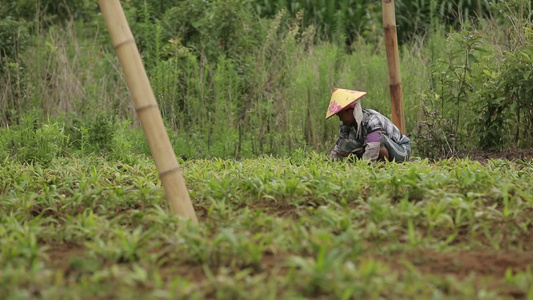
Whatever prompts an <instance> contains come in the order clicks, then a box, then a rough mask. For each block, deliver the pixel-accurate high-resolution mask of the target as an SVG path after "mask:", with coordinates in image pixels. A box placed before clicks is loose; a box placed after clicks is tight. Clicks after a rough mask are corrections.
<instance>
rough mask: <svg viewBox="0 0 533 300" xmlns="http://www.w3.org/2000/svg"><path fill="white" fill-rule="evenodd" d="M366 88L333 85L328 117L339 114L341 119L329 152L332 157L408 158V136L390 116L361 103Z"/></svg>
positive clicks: (367, 158)
mask: <svg viewBox="0 0 533 300" xmlns="http://www.w3.org/2000/svg"><path fill="white" fill-rule="evenodd" d="M366 94H367V93H366V92H359V91H352V90H346V89H334V90H333V94H332V95H331V100H330V102H329V107H328V111H327V113H326V120H327V119H329V118H331V117H332V116H333V115H337V116H338V117H339V120H340V121H341V122H342V124H341V125H340V130H339V139H338V140H337V144H336V145H335V148H333V150H332V151H331V153H330V154H329V158H330V159H343V158H345V157H348V156H350V155H355V156H357V157H358V158H360V159H366V160H371V161H372V162H375V161H385V160H386V161H396V162H405V161H407V160H409V156H410V155H411V144H410V140H409V138H408V137H407V136H405V135H403V134H402V133H401V132H400V130H399V129H398V127H396V125H394V123H392V121H391V120H389V119H388V118H387V117H385V116H383V115H382V114H380V113H379V112H377V111H375V110H373V109H365V108H362V106H361V99H362V98H363V97H364V96H365V95H366Z"/></svg>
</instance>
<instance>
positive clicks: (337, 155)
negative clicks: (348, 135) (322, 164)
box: [328, 140, 350, 160]
mask: <svg viewBox="0 0 533 300" xmlns="http://www.w3.org/2000/svg"><path fill="white" fill-rule="evenodd" d="M339 141H340V140H337V144H336V145H335V148H333V150H331V152H330V153H329V155H328V158H329V159H333V160H337V159H343V158H345V157H347V156H348V155H349V154H350V153H348V152H346V151H342V150H341V149H340V148H339Z"/></svg>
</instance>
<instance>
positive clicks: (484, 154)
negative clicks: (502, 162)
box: [459, 149, 533, 161]
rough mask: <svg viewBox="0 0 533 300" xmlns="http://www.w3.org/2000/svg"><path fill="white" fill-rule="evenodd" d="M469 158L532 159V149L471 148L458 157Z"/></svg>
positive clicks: (478, 159)
mask: <svg viewBox="0 0 533 300" xmlns="http://www.w3.org/2000/svg"><path fill="white" fill-rule="evenodd" d="M467 157H468V158H470V159H471V160H477V161H487V160H489V159H507V160H511V161H513V160H530V159H533V149H506V150H502V151H484V150H473V151H470V152H468V153H465V154H463V155H459V158H467Z"/></svg>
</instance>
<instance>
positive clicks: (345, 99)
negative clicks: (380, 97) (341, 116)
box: [326, 88, 367, 120]
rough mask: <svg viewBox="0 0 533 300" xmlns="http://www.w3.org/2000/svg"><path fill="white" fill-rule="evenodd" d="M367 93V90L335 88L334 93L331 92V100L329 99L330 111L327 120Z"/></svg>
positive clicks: (327, 113)
mask: <svg viewBox="0 0 533 300" xmlns="http://www.w3.org/2000/svg"><path fill="white" fill-rule="evenodd" d="M366 94H367V93H366V92H359V91H352V90H346V89H337V88H335V89H334V90H333V94H331V100H330V101H329V107H328V111H327V112H326V120H327V119H329V118H331V116H333V115H335V114H336V113H338V112H339V111H341V110H343V109H344V108H345V107H346V106H348V105H350V104H352V103H354V102H355V101H357V100H359V99H361V98H362V97H364V96H365V95H366Z"/></svg>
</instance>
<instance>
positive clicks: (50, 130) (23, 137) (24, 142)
mask: <svg viewBox="0 0 533 300" xmlns="http://www.w3.org/2000/svg"><path fill="white" fill-rule="evenodd" d="M3 131H4V133H3V134H2V135H1V144H2V146H3V147H2V148H3V149H2V148H0V149H1V150H3V151H0V153H1V155H2V156H3V157H14V158H15V159H16V160H17V161H19V162H22V163H34V162H35V163H37V162H38V163H41V164H43V165H48V164H49V163H50V162H51V161H52V160H53V159H54V158H57V157H59V156H60V155H61V154H62V153H63V151H65V150H66V148H67V143H68V137H67V135H66V134H65V131H64V128H63V126H61V125H60V124H58V123H50V124H43V123H41V120H40V118H39V114H38V113H36V112H33V113H30V114H27V115H26V116H24V117H23V118H22V123H21V125H18V126H13V127H11V128H10V129H4V130H3Z"/></svg>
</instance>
